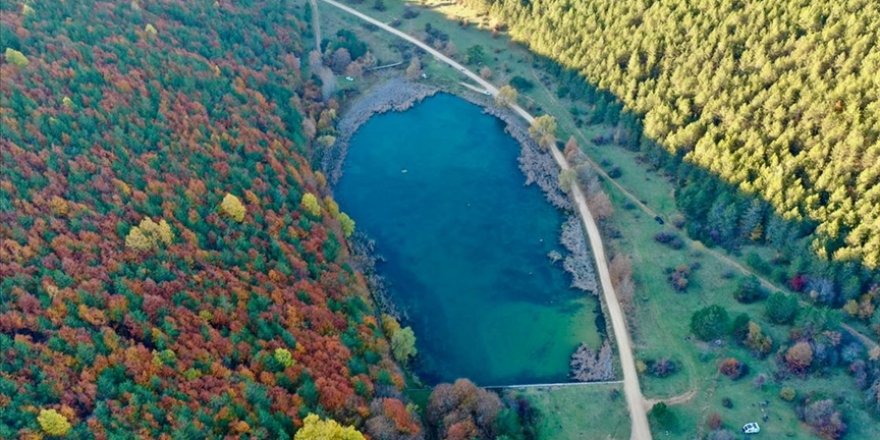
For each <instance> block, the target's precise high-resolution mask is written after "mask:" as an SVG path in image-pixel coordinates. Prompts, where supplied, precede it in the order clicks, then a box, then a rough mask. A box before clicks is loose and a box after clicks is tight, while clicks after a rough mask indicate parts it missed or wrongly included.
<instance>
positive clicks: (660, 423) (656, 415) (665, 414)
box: [648, 402, 678, 431]
mask: <svg viewBox="0 0 880 440" xmlns="http://www.w3.org/2000/svg"><path fill="white" fill-rule="evenodd" d="M648 418H649V419H650V420H651V421H652V422H654V424H655V425H656V426H657V427H659V428H663V429H666V430H669V431H675V430H676V428H678V418H677V417H676V416H675V413H673V412H672V411H671V410H670V409H669V407H667V406H666V404H665V403H663V402H660V403H656V404H654V406H653V407H651V411H649V412H648Z"/></svg>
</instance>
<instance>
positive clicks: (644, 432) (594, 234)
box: [313, 0, 652, 440]
mask: <svg viewBox="0 0 880 440" xmlns="http://www.w3.org/2000/svg"><path fill="white" fill-rule="evenodd" d="M313 1H314V0H313ZM321 1H322V2H324V3H326V4H328V5H331V6H333V7H336V8H339V9H341V10H342V11H344V12H346V13H348V14H351V15H354V16H355V17H357V18H360V19H361V20H364V21H366V22H369V23H371V24H373V25H375V26H377V27H379V28H380V29H382V30H384V31H386V32H390V33H391V34H394V35H396V36H397V37H400V38H402V39H404V40H406V41H408V42H410V43H412V44H414V45H416V46H418V47H419V48H420V49H422V50H424V51H425V52H427V53H429V54H431V55H432V56H433V57H434V58H436V59H438V60H440V61H442V62H444V63H446V64H448V65H450V66H452V67H453V68H454V69H456V70H458V71H459V72H461V73H462V74H463V75H465V76H467V77H468V78H469V79H470V80H472V81H473V82H475V83H477V84H479V85H480V86H481V87H483V88H484V89H485V90H486V91H488V92H489V94H490V95H492V96H495V95H497V94H498V88H496V87H495V86H494V85H492V83H490V82H488V81H486V80H484V79H483V78H482V77H480V76H479V75H477V74H476V73H474V72H472V71H471V70H470V69H468V68H466V67H464V66H463V65H461V64H460V63H458V62H457V61H455V60H453V59H452V58H449V57H448V56H446V55H444V54H442V53H441V52H439V51H437V50H436V49H434V48H433V47H431V46H429V45H427V44H425V43H423V42H421V41H420V40H418V39H417V38H415V37H412V36H410V35H409V34H406V33H404V32H401V31H399V30H397V29H395V28H393V27H391V26H388V25H386V24H385V23H383V22H381V21H379V20H376V19H374V18H372V17H370V16H368V15H366V14H363V13H361V12H359V11H357V10H355V9H352V8H350V7H348V6H346V5H343V4H341V3H339V2H337V1H334V0H321ZM510 108H511V110H513V111H514V112H515V113H516V114H518V115H519V116H520V117H522V118H523V119H525V121H526V122H528V123H529V124H531V123H532V122H533V121H534V120H535V118H534V117H533V116H532V115H531V114H529V112H527V111H525V110H524V109H523V108H522V107H520V106H518V105H512V106H511V107H510ZM550 153H551V154H552V155H553V159H554V160H555V161H556V164H557V165H559V168H560V169H561V170H563V171H565V170H568V169H570V168H571V166H570V165H569V164H568V161H566V160H565V156H563V155H562V152H561V151H559V148H557V147H556V146H553V148H551V149H550ZM571 196H572V199H573V200H574V205H575V206H576V207H577V210H578V213H579V214H580V218H581V220H582V223H583V225H584V228H585V229H586V231H587V236H588V238H589V240H590V243H591V245H592V247H593V255H594V257H595V259H596V268H597V271H598V273H599V280H600V281H601V284H602V294H603V296H604V300H605V304H606V307H608V314H609V315H610V316H609V317H610V318H611V326H612V328H613V329H614V337H615V342H616V343H617V350H618V353H619V355H620V365H621V368H622V369H623V388H624V394H625V395H626V403H627V406H628V407H629V417H630V421H631V422H632V428H631V430H630V438H631V439H634V440H650V439H651V438H652V437H651V428H650V425H649V424H648V416H647V413H646V411H645V399H644V397H643V396H642V391H641V388H640V387H639V376H638V373H637V372H636V366H635V359H634V357H633V351H632V344H631V342H630V337H629V331H628V330H627V328H626V318H625V316H624V314H623V310H622V308H621V306H620V302H618V300H617V294H616V293H615V291H614V286H613V285H612V284H611V274H610V272H609V271H608V263H607V260H606V258H605V247H604V245H603V244H602V236H601V235H600V234H599V227H598V226H597V225H596V220H595V219H594V218H593V215H592V213H591V212H590V208H589V207H588V206H587V201H586V197H585V196H584V193H583V191H581V189H580V187H578V186H577V185H573V186H572V189H571Z"/></svg>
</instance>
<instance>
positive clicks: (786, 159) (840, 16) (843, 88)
mask: <svg viewBox="0 0 880 440" xmlns="http://www.w3.org/2000/svg"><path fill="white" fill-rule="evenodd" d="M459 3H463V4H466V5H468V6H471V7H474V8H478V9H481V10H488V11H490V15H491V17H492V18H493V19H494V20H497V21H499V22H501V23H503V24H504V25H505V26H507V27H508V29H509V32H510V34H511V36H512V37H513V38H515V39H517V40H521V41H523V42H525V43H527V44H528V45H529V47H530V48H531V49H532V50H534V51H535V52H537V53H540V54H542V55H546V56H548V57H550V58H553V59H554V60H556V61H558V62H560V63H561V64H562V65H564V66H566V67H569V68H572V69H575V70H577V71H579V72H580V73H581V74H582V75H583V76H584V77H586V78H587V79H588V80H589V81H590V82H591V83H593V84H595V85H597V86H598V87H600V88H602V89H606V90H610V91H611V92H612V93H614V94H615V95H616V96H617V97H618V98H619V99H621V100H622V101H623V103H624V104H625V105H626V106H627V108H628V109H630V110H632V111H634V112H636V113H637V114H640V115H642V116H643V123H644V129H645V134H646V135H647V136H648V137H650V138H651V139H653V140H655V141H658V142H659V143H660V144H662V145H663V146H664V147H665V148H666V149H668V150H669V151H670V152H673V153H680V154H684V155H685V158H686V160H689V161H691V162H693V163H695V164H697V165H699V166H701V167H703V168H705V169H707V170H710V171H711V172H713V173H714V174H716V175H718V176H720V177H721V178H723V179H724V180H726V181H727V182H730V183H732V184H733V185H736V186H738V187H739V188H740V189H742V190H744V191H746V192H749V193H755V194H759V195H760V196H761V197H762V198H764V199H765V200H767V201H768V202H770V203H771V204H772V205H773V207H774V208H775V209H776V211H777V212H778V213H780V214H781V215H782V216H784V217H786V218H789V219H806V220H809V221H814V222H816V223H817V225H818V227H817V228H816V235H815V238H816V240H815V242H814V247H815V249H816V250H817V252H818V253H819V254H820V255H824V256H828V257H831V258H834V259H837V260H841V261H847V260H850V261H861V262H862V263H863V264H864V265H865V266H866V267H868V268H871V269H876V268H878V267H880V97H878V93H880V82H878V78H880V49H878V48H880V44H878V39H880V27H878V26H877V23H880V4H878V3H877V2H874V1H871V0H844V1H839V2H827V1H820V0H808V1H782V2H766V1H757V0H701V1H697V2H683V1H677V0H659V1H647V0H588V1H575V0H530V1H521V0H459Z"/></svg>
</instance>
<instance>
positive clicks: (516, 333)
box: [335, 94, 599, 385]
mask: <svg viewBox="0 0 880 440" xmlns="http://www.w3.org/2000/svg"><path fill="white" fill-rule="evenodd" d="M518 155H519V145H518V144H517V143H516V141H515V140H514V139H513V138H511V137H510V136H509V135H508V134H506V133H505V132H504V124H503V123H502V122H501V121H500V120H498V119H496V118H494V117H492V116H489V115H486V114H483V112H482V110H481V109H480V108H479V107H477V106H475V105H473V104H470V103H468V102H466V101H464V100H462V99H460V98H457V97H454V96H451V95H445V94H441V95H438V96H435V97H432V98H428V99H426V100H425V101H423V102H422V103H420V104H418V105H416V106H415V107H413V108H412V109H410V110H408V111H406V112H401V113H386V114H383V115H379V116H376V117H373V118H371V119H370V120H369V121H368V122H367V123H366V124H364V125H363V126H361V127H360V129H359V130H358V131H357V132H356V133H355V134H354V136H353V137H352V139H351V142H350V147H349V151H348V157H347V158H346V162H345V164H344V168H343V170H344V174H343V176H342V178H341V179H340V181H339V184H338V185H337V186H336V188H335V196H336V199H337V200H338V202H339V204H340V206H341V208H342V209H343V210H344V211H346V212H347V213H348V214H350V215H351V216H352V218H354V220H355V221H356V222H357V228H358V229H359V230H360V231H363V232H365V233H366V234H367V235H369V236H370V237H371V238H373V239H374V240H375V241H376V248H377V250H378V253H379V254H380V255H382V256H383V257H385V259H386V260H387V261H385V262H383V263H379V266H378V268H377V270H378V271H379V273H380V274H381V275H383V276H384V277H385V278H386V280H387V281H388V284H389V286H390V294H391V298H392V300H393V301H394V303H395V304H396V305H397V306H398V308H400V309H401V310H405V311H406V312H407V315H408V317H409V320H408V321H405V322H403V325H409V326H412V328H413V330H414V331H415V333H416V338H417V341H418V342H417V347H418V350H419V355H418V357H417V359H416V360H415V361H414V363H413V365H412V367H413V369H414V370H415V372H416V373H417V374H418V376H419V377H420V378H421V379H422V380H423V381H425V382H427V383H429V384H435V383H438V382H442V381H451V380H454V379H456V378H459V377H467V378H470V379H471V380H473V381H475V382H476V383H478V384H480V385H510V384H521V383H547V382H561V381H567V375H568V362H569V357H570V356H571V354H572V353H573V352H574V350H575V348H576V346H577V344H578V343H580V342H582V341H583V342H587V343H588V344H590V345H591V346H593V347H596V346H598V343H599V336H598V333H597V330H596V324H595V320H596V299H595V298H594V297H592V296H589V295H588V294H587V293H584V292H581V291H576V290H574V289H571V288H569V284H570V278H569V275H568V274H567V273H566V272H565V271H564V270H563V269H562V264H561V262H559V263H555V264H554V263H552V262H551V261H550V259H549V258H548V257H547V253H548V252H550V251H551V250H554V249H555V250H558V251H560V252H564V248H563V247H562V246H561V244H559V233H560V226H561V224H562V221H563V220H564V218H563V216H562V214H561V213H560V212H558V211H557V210H556V209H555V208H554V207H553V206H551V205H550V204H549V203H548V202H547V201H546V200H545V199H544V196H543V194H542V193H541V191H540V189H539V188H538V187H537V186H535V185H531V186H528V187H526V186H524V182H525V177H524V176H523V174H522V172H521V171H520V170H519V168H518V163H517V157H518Z"/></svg>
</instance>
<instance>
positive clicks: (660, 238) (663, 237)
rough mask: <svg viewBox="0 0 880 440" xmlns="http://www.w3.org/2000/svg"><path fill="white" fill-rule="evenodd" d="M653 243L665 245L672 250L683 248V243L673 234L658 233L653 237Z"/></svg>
mask: <svg viewBox="0 0 880 440" xmlns="http://www.w3.org/2000/svg"><path fill="white" fill-rule="evenodd" d="M654 241H656V242H657V243H661V244H665V245H666V246H668V247H670V248H672V249H676V250H678V249H681V248H683V247H684V241H683V240H682V239H681V237H679V236H678V234H676V233H674V232H666V231H663V232H658V233H657V235H655V236H654Z"/></svg>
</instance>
